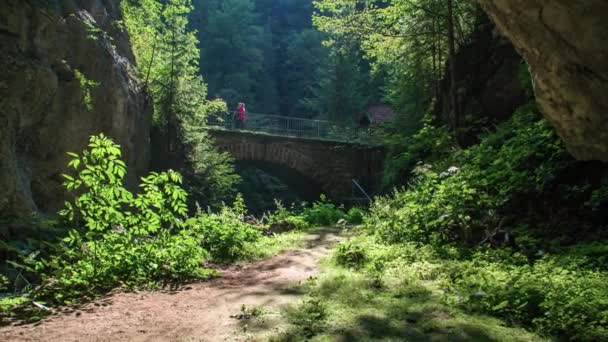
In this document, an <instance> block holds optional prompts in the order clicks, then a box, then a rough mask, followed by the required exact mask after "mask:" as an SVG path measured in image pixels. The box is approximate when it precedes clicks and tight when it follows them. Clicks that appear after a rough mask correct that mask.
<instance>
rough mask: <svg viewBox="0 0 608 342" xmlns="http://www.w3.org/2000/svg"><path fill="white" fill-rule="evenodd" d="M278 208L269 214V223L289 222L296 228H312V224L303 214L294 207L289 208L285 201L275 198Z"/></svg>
mask: <svg viewBox="0 0 608 342" xmlns="http://www.w3.org/2000/svg"><path fill="white" fill-rule="evenodd" d="M274 202H275V206H276V209H275V211H274V212H272V213H269V215H268V224H270V225H272V224H288V225H291V226H292V227H293V229H296V230H304V229H307V228H310V226H311V224H310V223H309V222H308V221H307V220H306V217H305V216H304V215H303V214H297V213H296V212H295V210H294V208H293V207H292V208H291V209H287V208H286V207H285V206H284V205H283V203H282V202H281V201H279V200H277V199H275V201H274Z"/></svg>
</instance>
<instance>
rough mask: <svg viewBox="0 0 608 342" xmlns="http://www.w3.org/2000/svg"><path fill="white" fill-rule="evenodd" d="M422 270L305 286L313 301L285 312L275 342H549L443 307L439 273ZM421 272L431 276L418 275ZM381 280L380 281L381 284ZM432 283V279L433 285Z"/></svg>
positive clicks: (337, 273)
mask: <svg viewBox="0 0 608 342" xmlns="http://www.w3.org/2000/svg"><path fill="white" fill-rule="evenodd" d="M418 264H419V265H417V266H414V267H413V268H409V269H406V270H405V271H404V270H403V269H402V271H401V272H391V271H390V270H387V272H383V275H382V276H378V275H377V274H375V273H374V272H373V271H371V270H370V268H369V267H368V268H366V269H361V270H360V271H355V270H353V269H346V268H343V267H341V266H338V265H336V263H335V256H333V257H329V258H327V259H326V260H325V261H324V262H323V263H322V269H323V270H322V272H321V273H320V274H319V275H318V277H316V278H313V279H311V280H310V281H308V282H307V283H305V284H302V285H301V286H300V288H301V290H302V291H303V292H305V293H307V295H306V296H305V298H304V299H303V301H302V302H301V303H300V304H299V305H297V306H294V307H290V308H288V309H286V310H285V311H284V316H285V319H286V320H287V322H288V324H286V325H285V326H282V327H281V329H280V332H279V333H277V334H275V335H274V336H273V337H271V338H270V340H272V341H303V340H311V341H375V340H382V341H543V339H542V338H540V337H538V336H536V335H534V334H532V333H530V332H527V331H525V330H523V329H519V328H513V327H507V326H506V324H505V323H504V322H502V321H500V320H498V319H494V318H490V317H486V316H479V315H467V314H464V313H463V312H461V311H459V310H458V309H455V308H450V307H447V306H446V305H444V304H442V303H441V301H440V298H441V292H440V291H438V290H437V286H436V283H435V282H434V281H431V280H420V279H421V277H420V276H421V275H422V278H425V276H429V277H428V278H433V277H432V273H433V267H431V266H429V265H423V264H420V263H418ZM417 269H422V270H427V271H429V274H424V273H425V272H426V271H422V272H421V273H420V274H412V272H416V270H417ZM379 278H380V279H379ZM428 278H427V279H428Z"/></svg>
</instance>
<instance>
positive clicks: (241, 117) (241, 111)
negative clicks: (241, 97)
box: [234, 102, 247, 129]
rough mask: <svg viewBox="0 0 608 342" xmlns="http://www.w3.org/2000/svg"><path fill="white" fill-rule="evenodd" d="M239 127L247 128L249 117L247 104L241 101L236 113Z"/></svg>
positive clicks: (235, 117)
mask: <svg viewBox="0 0 608 342" xmlns="http://www.w3.org/2000/svg"><path fill="white" fill-rule="evenodd" d="M234 119H235V121H236V128H237V129H245V119H247V111H246V110H245V104H244V103H243V102H239V104H238V106H237V108H236V113H235V114H234Z"/></svg>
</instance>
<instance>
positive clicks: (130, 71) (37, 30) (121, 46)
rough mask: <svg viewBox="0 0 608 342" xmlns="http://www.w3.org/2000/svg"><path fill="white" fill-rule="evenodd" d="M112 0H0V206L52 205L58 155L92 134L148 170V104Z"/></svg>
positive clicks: (0, 209)
mask: <svg viewBox="0 0 608 342" xmlns="http://www.w3.org/2000/svg"><path fill="white" fill-rule="evenodd" d="M118 6H119V1H118V0H80V1H77V0H44V1H42V0H2V1H1V2H0V70H1V71H2V72H1V75H0V213H2V216H8V215H21V214H24V213H27V212H30V211H42V212H53V211H55V210H56V209H57V208H58V207H60V206H62V203H63V199H64V198H65V197H66V193H65V192H64V190H63V188H62V186H61V183H62V181H63V180H62V176H61V175H62V173H64V172H65V170H66V162H67V160H68V156H67V155H66V152H68V151H73V152H80V151H82V150H83V149H84V148H85V147H86V145H87V139H88V137H89V136H90V135H92V134H99V133H104V134H106V135H108V136H110V137H112V138H113V139H114V140H115V141H116V142H117V143H119V144H120V145H121V146H122V148H123V153H124V159H126V161H127V164H128V167H129V171H130V174H129V175H128V178H129V181H130V182H132V183H133V182H134V181H135V179H136V178H137V176H139V175H140V174H141V173H143V172H144V171H146V170H147V168H148V163H149V139H150V138H149V130H150V121H151V110H152V105H151V101H150V99H149V97H148V96H147V92H146V91H145V90H143V89H142V87H141V85H140V83H139V81H138V80H137V75H136V72H135V68H134V58H133V54H132V52H131V50H130V45H129V39H128V36H127V35H126V33H125V32H124V31H123V30H122V29H121V28H120V25H119V21H120V19H121V15H120V9H119V7H118Z"/></svg>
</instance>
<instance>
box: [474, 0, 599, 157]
mask: <svg viewBox="0 0 608 342" xmlns="http://www.w3.org/2000/svg"><path fill="white" fill-rule="evenodd" d="M478 2H479V3H480V4H481V6H482V8H483V9H484V10H485V11H486V13H488V14H489V16H490V17H491V18H492V20H493V21H494V22H495V23H496V25H497V26H498V28H499V29H500V31H501V32H502V33H503V34H504V35H505V36H507V37H508V38H509V39H510V40H511V42H513V44H514V45H515V47H516V49H517V50H518V51H519V53H520V54H521V55H522V56H523V57H524V58H525V59H526V61H527V62H528V64H529V65H530V69H531V72H532V76H533V80H534V87H535V94H536V99H537V101H538V103H539V105H540V107H541V110H542V112H543V113H544V115H545V116H546V117H547V118H548V119H549V121H551V122H552V123H553V125H554V126H555V127H556V129H557V132H558V133H559V135H560V136H561V137H562V138H563V139H564V141H565V142H566V145H567V147H568V149H569V151H570V152H571V153H572V154H573V155H574V156H575V157H577V158H579V159H585V160H587V159H598V160H603V161H608V96H607V94H608V20H607V19H608V1H606V0H585V1H573V0H552V1H546V0H478Z"/></svg>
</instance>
